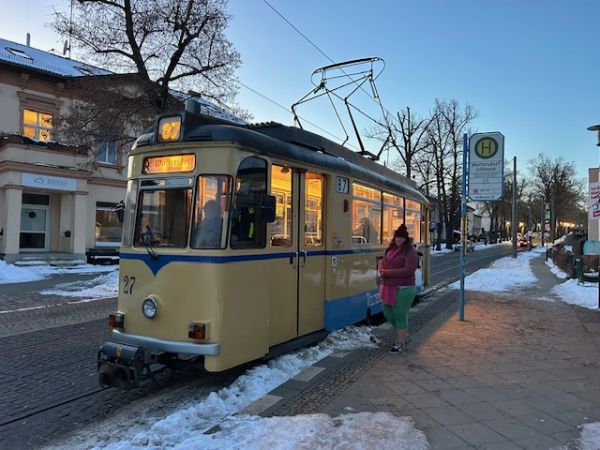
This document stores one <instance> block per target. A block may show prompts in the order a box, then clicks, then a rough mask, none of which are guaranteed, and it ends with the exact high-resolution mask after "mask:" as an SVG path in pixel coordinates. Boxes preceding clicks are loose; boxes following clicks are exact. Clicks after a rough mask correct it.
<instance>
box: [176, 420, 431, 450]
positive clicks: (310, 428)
mask: <svg viewBox="0 0 600 450" xmlns="http://www.w3.org/2000/svg"><path fill="white" fill-rule="evenodd" d="M173 448H175V449H179V450H183V449H185V450H188V449H189V450H192V449H198V448H202V449H206V450H225V449H227V450H228V449H247V450H262V449H270V450H289V449H323V450H328V449H332V448H338V449H348V450H353V449H355V450H364V449H377V450H379V449H382V450H385V449H390V450H392V449H393V450H396V449H410V450H420V449H428V448H429V444H428V442H427V439H426V438H425V435H424V434H423V433H422V432H421V431H418V430H417V429H416V428H415V427H414V425H413V423H412V420H411V419H410V418H408V417H395V416H393V415H392V414H390V413H368V412H362V413H357V414H343V415H340V416H338V417H335V418H332V417H329V416H328V415H326V414H310V415H299V416H293V417H269V418H262V417H257V416H234V417H230V418H228V419H227V420H226V421H224V422H222V423H221V424H220V430H219V431H218V432H217V433H214V434H208V435H206V434H201V433H197V434H196V435H193V436H190V437H188V438H187V439H186V440H184V441H183V442H181V443H179V444H177V445H176V446H175V447H173Z"/></svg>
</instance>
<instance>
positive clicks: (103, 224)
mask: <svg viewBox="0 0 600 450" xmlns="http://www.w3.org/2000/svg"><path fill="white" fill-rule="evenodd" d="M116 206H117V205H116V204H115V203H105V202H96V247H115V246H119V245H120V244H121V233H122V231H123V224H122V223H121V222H119V218H118V216H117V212H116V210H115V208H116Z"/></svg>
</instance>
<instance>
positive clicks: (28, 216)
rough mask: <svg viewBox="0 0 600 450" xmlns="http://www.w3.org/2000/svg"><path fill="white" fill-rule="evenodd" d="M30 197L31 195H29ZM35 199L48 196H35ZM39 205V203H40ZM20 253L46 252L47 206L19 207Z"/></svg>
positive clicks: (30, 205) (25, 204) (28, 205)
mask: <svg viewBox="0 0 600 450" xmlns="http://www.w3.org/2000/svg"><path fill="white" fill-rule="evenodd" d="M29 195H31V194H29ZM36 197H46V199H45V200H46V203H47V198H48V196H43V195H36ZM40 200H42V199H40ZM40 203H41V202H40ZM19 250H20V251H25V252H27V251H34V252H35V251H41V252H44V251H48V205H47V204H46V205H40V204H27V203H23V204H22V206H21V234H20V237H19Z"/></svg>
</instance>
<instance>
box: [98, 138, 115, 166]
mask: <svg viewBox="0 0 600 450" xmlns="http://www.w3.org/2000/svg"><path fill="white" fill-rule="evenodd" d="M117 155H118V151H117V144H116V143H115V142H111V141H102V142H100V143H99V144H98V147H97V153H96V161H97V162H99V163H103V164H112V165H116V164H117Z"/></svg>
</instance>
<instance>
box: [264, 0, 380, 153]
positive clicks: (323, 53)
mask: <svg viewBox="0 0 600 450" xmlns="http://www.w3.org/2000/svg"><path fill="white" fill-rule="evenodd" d="M262 1H263V2H264V3H265V4H266V5H267V6H268V7H269V8H271V9H272V10H273V11H274V12H275V13H276V14H277V15H278V16H279V17H281V19H282V20H283V21H285V22H286V23H287V24H288V25H289V26H290V27H292V28H293V29H294V30H295V31H296V32H297V33H298V34H299V35H300V36H302V37H303V38H304V39H305V40H306V41H307V42H308V43H309V44H310V45H312V46H313V47H314V48H315V49H316V50H317V51H318V52H319V53H321V54H322V55H323V56H324V57H325V58H327V59H328V60H329V61H330V62H331V63H332V64H335V63H336V62H335V61H334V60H333V59H332V58H331V57H330V56H329V55H328V54H327V53H325V52H324V51H323V50H322V49H321V48H320V47H319V46H318V45H317V44H315V43H314V42H313V41H312V40H311V39H310V38H309V37H308V36H307V35H306V34H304V33H303V32H302V31H301V30H300V29H299V28H298V27H297V26H295V25H294V24H293V23H292V22H291V21H290V20H289V19H288V18H287V17H285V16H284V15H283V14H282V13H281V12H279V11H278V10H277V8H275V7H274V6H273V5H272V4H271V3H269V1H268V0H262ZM340 71H341V72H342V73H343V74H344V76H346V77H348V78H349V79H350V80H352V82H353V83H355V84H356V83H357V81H356V80H355V79H353V78H352V77H351V76H350V75H349V74H348V73H346V72H345V71H344V69H340ZM339 77H342V76H339ZM335 78H338V77H335ZM359 89H360V90H361V91H363V92H364V93H365V94H366V95H367V96H368V97H369V98H370V99H371V100H373V102H375V103H377V104H378V105H379V106H380V107H381V109H382V110H383V111H384V112H385V113H387V114H388V115H390V116H391V113H390V112H389V111H388V110H387V109H386V108H385V107H384V106H383V105H382V104H381V101H379V102H378V101H377V100H376V99H375V97H373V96H372V95H371V94H369V93H368V92H367V91H366V90H365V89H364V88H363V87H362V86H359ZM355 108H356V107H355ZM357 109H358V108H357ZM367 117H369V118H370V116H367ZM303 120H305V119H303ZM371 120H373V119H371ZM373 121H374V122H375V123H377V124H378V125H380V126H381V124H380V123H379V122H377V121H375V120H373ZM386 121H387V119H386ZM388 127H389V125H388ZM390 133H391V130H390ZM388 157H389V155H388Z"/></svg>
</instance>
